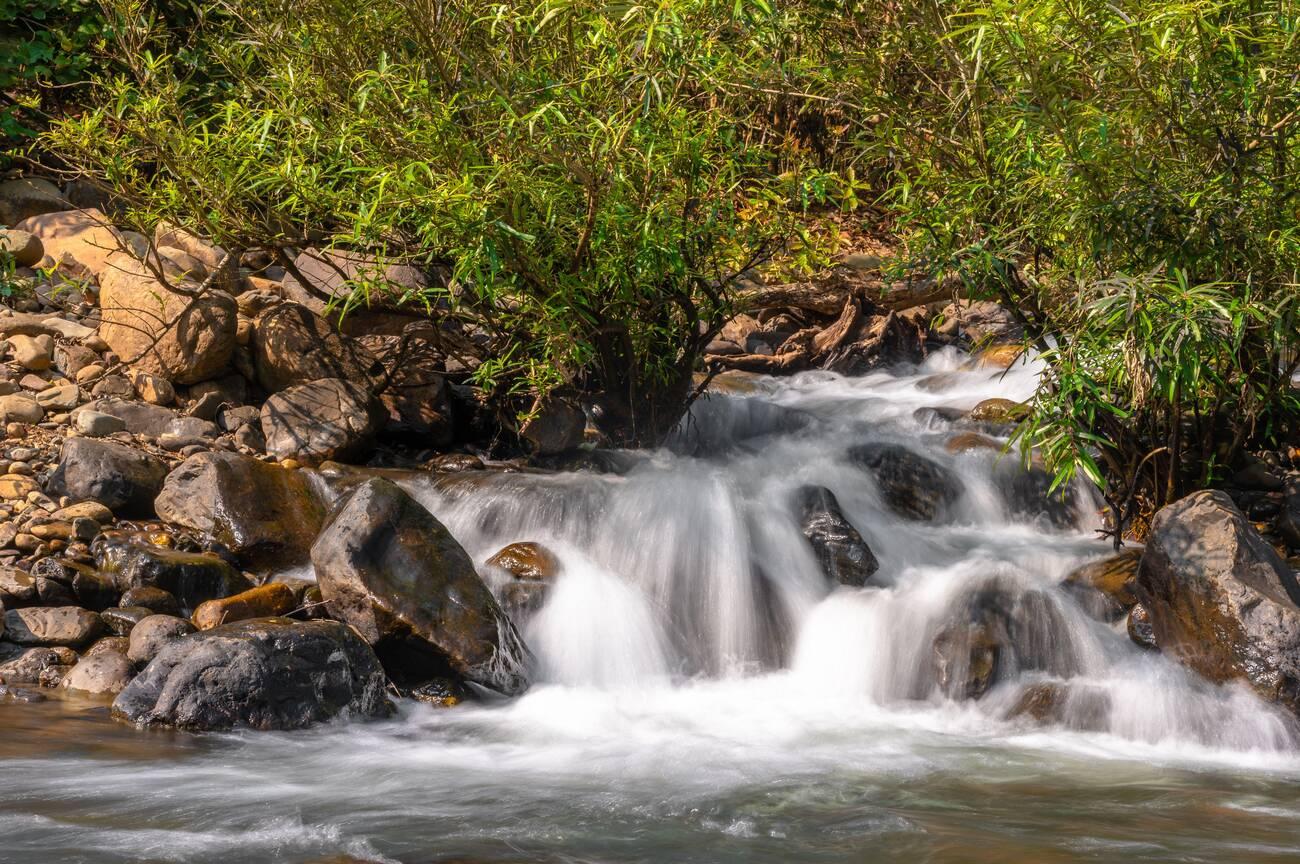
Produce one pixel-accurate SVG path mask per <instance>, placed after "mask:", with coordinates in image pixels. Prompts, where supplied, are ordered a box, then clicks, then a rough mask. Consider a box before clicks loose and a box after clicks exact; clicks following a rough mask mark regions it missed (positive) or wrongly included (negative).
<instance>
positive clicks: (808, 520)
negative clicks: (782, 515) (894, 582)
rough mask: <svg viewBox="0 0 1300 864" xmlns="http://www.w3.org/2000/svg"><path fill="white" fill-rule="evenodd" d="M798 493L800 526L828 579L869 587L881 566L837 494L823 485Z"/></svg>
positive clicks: (805, 488)
mask: <svg viewBox="0 0 1300 864" xmlns="http://www.w3.org/2000/svg"><path fill="white" fill-rule="evenodd" d="M796 494H797V502H796V503H797V507H798V513H799V527H800V529H801V530H802V532H803V536H804V537H805V538H807V540H808V545H809V546H811V547H812V550H813V554H814V555H815V556H816V557H817V563H818V564H820V565H821V568H822V571H823V572H824V573H825V574H826V578H827V579H829V580H831V581H832V582H838V583H839V584H841V585H852V586H856V587H861V586H863V585H865V584H867V580H868V579H870V578H871V575H872V574H873V573H875V572H876V570H878V569H879V568H880V563H879V562H878V561H877V560H876V556H875V555H873V554H872V552H871V547H869V546H868V545H867V543H866V541H865V540H863V539H862V535H861V534H859V533H858V529H856V528H854V527H853V523H851V522H849V520H848V519H846V518H845V517H844V513H843V511H842V510H840V503H839V501H837V500H836V498H835V494H834V493H833V492H831V491H830V490H829V489H827V488H825V487H824V486H805V487H803V488H802V489H800V490H799V491H798V492H797V493H796Z"/></svg>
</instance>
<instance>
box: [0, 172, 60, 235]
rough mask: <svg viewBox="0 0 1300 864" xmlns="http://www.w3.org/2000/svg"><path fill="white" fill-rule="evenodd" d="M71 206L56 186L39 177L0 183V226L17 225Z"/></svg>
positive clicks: (19, 178)
mask: <svg viewBox="0 0 1300 864" xmlns="http://www.w3.org/2000/svg"><path fill="white" fill-rule="evenodd" d="M71 206H72V205H71V204H69V203H68V200H67V199H66V198H64V197H63V193H62V192H60V191H59V187H58V186H55V185H54V184H53V183H51V182H50V181H48V180H45V179H42V178H40V177H17V178H15V179H13V180H5V181H4V182H2V183H0V225H18V224H19V223H20V222H24V221H27V220H30V219H31V218H32V217H34V216H39V215H41V214H43V213H58V212H60V211H63V210H67V209H68V208H69V207H71ZM24 230H27V231H30V230H31V229H30V228H26V229H24Z"/></svg>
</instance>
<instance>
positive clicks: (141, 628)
mask: <svg viewBox="0 0 1300 864" xmlns="http://www.w3.org/2000/svg"><path fill="white" fill-rule="evenodd" d="M193 632H194V625H193V624H191V623H190V622H188V621H186V620H185V619H184V618H177V617H176V616H174V615H150V616H148V617H146V618H142V619H140V620H139V621H137V622H136V624H135V626H134V627H132V628H131V636H130V639H129V640H128V641H127V649H126V656H127V659H129V660H130V661H131V662H132V663H139V664H144V663H148V662H149V661H150V660H152V659H153V658H154V657H156V656H158V652H159V651H161V650H162V649H163V648H165V647H167V646H168V645H170V644H171V643H173V642H175V641H176V640H177V639H180V638H181V637H182V636H188V635H190V634H191V633H193Z"/></svg>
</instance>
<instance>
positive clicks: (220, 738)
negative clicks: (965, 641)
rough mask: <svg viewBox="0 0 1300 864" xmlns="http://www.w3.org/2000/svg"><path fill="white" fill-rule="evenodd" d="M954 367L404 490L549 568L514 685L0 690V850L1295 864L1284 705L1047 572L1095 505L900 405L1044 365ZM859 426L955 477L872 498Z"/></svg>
mask: <svg viewBox="0 0 1300 864" xmlns="http://www.w3.org/2000/svg"><path fill="white" fill-rule="evenodd" d="M966 361H967V358H965V357H963V356H960V355H957V354H954V353H944V354H940V355H938V356H935V357H933V358H932V359H931V360H930V361H929V362H927V364H926V365H925V366H924V367H923V368H919V369H910V370H895V371H893V372H889V373H884V372H882V373H877V374H873V375H869V376H866V377H863V378H855V379H846V378H842V377H839V376H836V375H831V374H823V373H808V374H804V375H800V376H796V377H794V378H790V379H783V380H775V379H757V378H756V379H753V380H752V381H749V382H745V384H744V386H743V387H740V388H735V387H731V388H728V392H727V393H725V394H715V395H712V396H710V397H709V398H707V399H706V400H704V401H703V402H702V403H701V404H699V405H698V406H697V408H696V410H695V411H694V412H693V416H692V418H691V422H690V423H688V424H687V425H686V426H685V427H684V428H683V430H682V431H681V433H680V434H679V436H678V437H677V439H676V440H675V441H674V442H673V445H672V447H670V448H666V449H664V450H661V451H657V452H654V453H645V454H619V455H618V457H617V458H618V459H620V460H621V461H623V462H624V464H623V465H621V466H620V470H619V471H618V472H611V473H597V472H595V471H580V472H567V473H558V474H545V473H527V472H521V473H501V472H493V471H489V472H465V473H462V474H457V475H443V476H437V477H435V476H408V477H405V478H403V479H402V480H401V482H402V484H403V485H404V486H405V487H406V488H407V489H408V491H410V492H411V493H412V494H414V495H415V496H417V497H418V498H419V499H420V500H421V501H422V502H423V503H424V504H425V505H426V506H427V507H429V509H430V510H432V511H433V512H434V513H435V514H436V515H437V516H438V517H439V519H441V520H442V521H443V522H444V523H445V524H446V525H447V526H448V527H449V528H450V529H451V531H452V533H453V534H454V535H455V536H456V537H457V538H458V539H459V540H460V541H461V543H462V544H463V545H464V546H465V547H466V549H467V550H468V551H469V552H470V554H471V556H472V557H473V558H474V559H475V561H476V562H479V563H483V562H485V561H486V560H487V558H488V557H490V556H491V555H492V553H494V552H495V551H497V550H498V549H500V548H501V547H502V546H504V545H506V544H508V543H512V542H516V541H535V542H539V543H542V544H544V545H546V546H547V547H549V548H550V549H551V550H552V551H553V552H554V553H555V554H556V555H557V556H558V558H559V559H560V561H561V563H562V565H563V569H562V573H561V575H560V577H559V578H558V580H557V582H556V583H555V584H554V585H553V586H552V587H551V589H550V591H549V593H548V594H547V597H546V601H545V604H544V606H542V608H540V610H538V611H537V612H536V613H535V614H534V615H533V616H532V617H531V618H530V619H529V620H528V621H527V622H526V623H525V624H524V626H523V628H522V629H523V633H524V637H525V640H526V641H527V643H528V644H529V646H530V648H531V650H532V652H533V654H534V662H535V684H534V686H533V688H532V689H531V690H530V691H529V692H528V693H527V694H525V695H524V696H522V697H521V698H518V699H515V700H513V701H508V702H506V701H499V702H492V701H488V702H481V703H471V704H466V705H462V706H460V707H457V708H454V709H449V710H447V709H444V710H438V709H433V708H429V707H427V706H424V705H418V704H414V703H407V704H404V705H402V706H401V710H400V713H399V716H398V717H397V718H396V719H395V720H393V721H387V722H381V723H370V724H363V723H351V724H349V723H339V724H335V725H331V726H329V727H325V728H318V729H315V730H311V731H306V732H297V733H286V734H278V733H277V734H258V733H234V734H228V735H210V736H203V737H198V738H196V737H191V736H185V735H174V734H163V733H139V732H136V731H134V730H131V729H126V728H124V727H119V726H113V725H111V724H108V723H107V722H106V721H104V720H103V717H102V711H99V710H97V709H96V710H89V709H86V708H85V707H84V706H80V705H78V704H75V703H61V702H54V703H50V704H45V705H39V706H22V707H20V706H0V719H2V720H3V721H4V734H3V736H0V738H3V740H4V742H5V743H0V756H2V757H3V758H4V762H3V776H4V789H5V792H6V794H5V795H4V796H3V801H0V861H70V862H74V861H75V862H80V861H85V862H119V861H120V862H126V861H179V862H234V861H250V862H251V861H284V862H309V861H314V862H326V861H329V862H336V864H339V862H349V861H398V862H448V864H450V862H461V864H469V862H483V864H486V862H523V861H541V862H608V864H623V862H665V864H667V862H672V864H678V862H699V864H714V862H773V864H776V862H834V864H839V862H877V861H880V862H886V861H887V862H895V861H897V862H916V861H932V862H995V861H996V862H1004V861H1026V862H1030V861H1032V862H1065V861H1071V862H1072V861H1125V862H1130V861H1205V862H1211V861H1214V862H1223V861H1234V862H1235V861H1241V862H1256V861H1259V862H1264V861H1269V862H1272V861H1277V862H1281V861H1297V860H1300V804H1297V801H1300V794H1298V793H1300V758H1298V757H1297V738H1296V732H1295V729H1294V726H1293V723H1292V721H1291V720H1290V719H1288V718H1286V717H1284V716H1283V715H1282V714H1280V713H1279V712H1277V711H1275V710H1274V709H1272V708H1270V707H1269V706H1267V705H1265V704H1264V703H1262V702H1260V701H1259V700H1258V699H1256V698H1255V697H1254V696H1253V695H1251V694H1250V693H1249V692H1247V691H1246V690H1245V689H1243V688H1239V687H1216V686H1211V685H1208V684H1206V683H1204V682H1202V681H1200V680H1198V679H1197V678H1196V677H1195V676H1193V675H1190V674H1188V673H1186V672H1185V671H1183V670H1182V669H1181V668H1180V667H1179V666H1177V665H1176V664H1175V663H1173V662H1172V661H1171V660H1169V659H1167V658H1164V657H1162V656H1160V655H1159V654H1157V653H1153V652H1147V651H1144V650H1142V649H1140V648H1138V647H1137V646H1136V645H1134V644H1133V643H1132V642H1131V641H1130V640H1129V638H1128V636H1127V634H1126V633H1125V630H1124V626H1123V623H1122V621H1121V622H1120V623H1118V624H1107V623H1103V622H1101V621H1099V620H1095V619H1094V618H1092V617H1090V616H1089V615H1088V614H1086V613H1085V611H1084V609H1083V608H1082V606H1080V604H1079V601H1078V600H1076V599H1075V597H1074V596H1073V595H1071V594H1070V593H1069V592H1067V591H1065V590H1064V589H1062V588H1061V586H1060V583H1061V581H1062V579H1063V578H1064V577H1065V576H1066V575H1067V574H1068V573H1069V572H1070V571H1072V570H1073V569H1075V568H1076V567H1077V566H1079V565H1080V564H1081V563H1083V562H1085V561H1087V560H1089V559H1091V558H1100V557H1102V556H1105V555H1107V554H1109V552H1110V549H1109V546H1108V545H1107V544H1105V543H1103V542H1101V541H1100V540H1098V539H1097V538H1096V534H1095V528H1096V524H1095V514H1094V513H1093V512H1092V510H1093V507H1092V506H1091V502H1090V501H1088V500H1087V497H1088V496H1087V495H1079V496H1078V500H1079V502H1080V506H1079V507H1077V508H1076V509H1077V512H1075V513H1073V514H1072V517H1073V518H1072V521H1073V525H1072V526H1069V527H1053V526H1052V525H1051V524H1049V520H1045V519H1042V518H1040V519H1038V520H1035V521H1030V522H1027V521H1025V520H1024V519H1023V518H1017V517H1016V516H1015V515H1013V514H1012V513H1011V512H1010V510H1009V508H1008V505H1007V502H1006V500H1005V497H1004V494H1003V491H1002V490H1003V488H1004V484H1003V483H1002V482H1000V480H999V477H1000V476H1002V477H1004V476H1005V474H1001V475H1000V474H999V473H998V472H999V470H1002V471H1004V472H1005V470H1006V469H1007V467H1008V466H1006V465H1002V466H1001V468H999V464H998V459H999V458H1000V457H999V455H998V454H997V453H996V452H994V451H991V450H987V449H975V450H971V451H967V452H964V453H961V454H958V455H954V454H952V453H950V452H948V450H947V449H946V448H945V443H946V442H947V441H948V440H949V438H951V436H952V435H953V433H954V431H960V430H958V429H955V428H954V426H953V424H952V423H950V422H949V421H947V420H945V419H943V417H944V416H945V414H946V413H947V412H945V411H943V410H939V411H924V410H919V409H926V408H937V409H945V408H952V409H969V408H971V407H972V406H973V405H975V404H976V403H978V402H979V401H981V400H983V399H986V398H991V397H1006V398H1010V399H1015V400H1021V399H1024V398H1026V397H1028V396H1029V395H1030V394H1031V393H1032V391H1033V389H1034V386H1035V380H1036V373H1037V370H1036V369H1035V368H1034V367H1033V366H1032V365H1030V364H1022V365H1021V366H1019V367H1017V368H1014V369H1012V370H1010V371H1009V372H1006V373H1001V372H994V371H991V370H989V369H978V368H972V367H971V364H969V363H968V362H966ZM936 388H937V389H936ZM869 442H888V443H893V444H901V445H904V446H906V447H908V448H911V449H912V450H913V451H914V452H916V453H918V454H922V455H924V456H926V457H928V458H929V459H931V460H933V461H935V462H937V463H939V464H940V465H942V466H943V467H944V469H945V470H946V471H949V472H952V473H953V474H954V475H955V476H957V477H958V478H960V480H961V481H962V485H963V486H964V492H963V494H962V495H961V497H960V498H959V499H957V500H956V501H955V502H954V503H953V505H952V507H951V508H950V511H949V512H948V514H947V518H946V519H943V520H941V521H938V522H918V521H909V520H907V519H904V518H901V517H899V516H896V515H894V514H893V513H892V511H891V510H890V509H889V508H888V507H887V506H886V505H885V503H884V502H883V500H882V496H881V492H880V490H879V489H878V488H877V486H876V484H875V482H874V480H873V478H872V475H871V474H870V473H869V472H867V471H865V470H864V469H863V468H861V467H858V466H857V465H855V464H854V463H853V462H852V461H851V460H850V459H849V458H848V457H847V452H848V450H849V448H850V447H853V446H855V445H860V444H864V443H869ZM1001 458H1003V459H1014V458H1015V457H1014V456H1010V457H1001ZM807 485H814V486H821V487H825V488H827V489H829V490H831V492H833V493H834V496H835V498H836V499H837V500H838V502H839V505H840V508H841V509H842V511H843V513H844V515H845V516H846V517H847V519H848V520H849V521H850V522H851V523H852V524H853V526H855V527H856V528H857V529H858V531H859V532H860V533H861V535H862V537H863V539H864V540H865V541H866V543H867V544H868V545H869V546H870V548H871V550H872V551H873V553H874V554H875V556H876V558H877V559H878V561H879V570H878V571H877V572H876V573H875V574H874V575H873V576H872V577H871V578H870V579H869V580H868V583H867V586H866V587H862V588H853V587H845V586H838V585H832V584H829V583H828V580H827V578H826V576H825V574H824V573H823V572H822V571H821V569H820V568H819V566H818V563H817V560H816V558H815V557H814V554H813V551H812V549H811V547H810V546H809V544H808V542H807V541H806V540H805V539H804V536H803V535H802V534H801V532H800V523H799V513H798V512H796V505H795V493H796V491H797V490H798V489H800V488H801V487H804V486H807ZM482 570H483V573H484V575H485V577H486V578H488V579H489V581H490V582H493V581H497V580H498V577H499V574H497V573H495V572H493V571H492V569H491V568H489V567H488V566H487V565H486V564H484V565H483V568H482ZM981 616H984V617H981ZM976 619H979V620H992V621H996V622H998V626H999V627H1002V628H1004V630H1005V634H1006V639H1007V640H1008V644H1009V648H1008V649H1007V650H1003V651H1002V652H1001V653H1000V654H998V655H997V658H996V662H995V663H994V669H993V671H992V674H993V683H992V686H991V687H990V689H988V692H987V693H984V694H983V695H982V696H981V698H978V699H963V698H952V696H953V695H956V696H961V695H962V694H961V693H955V692H954V690H953V689H952V687H950V686H945V684H944V682H943V681H942V680H941V676H940V675H939V673H938V672H937V671H936V656H937V655H936V649H935V647H934V646H935V642H936V637H939V636H940V635H941V634H942V633H943V632H944V631H945V628H951V627H953V626H954V624H956V625H962V626H964V625H967V624H969V623H970V622H972V621H975V620H976ZM959 629H960V628H959ZM1045 693H1046V694H1052V696H1051V698H1050V699H1049V700H1048V701H1049V702H1050V705H1049V706H1048V707H1049V708H1050V710H1048V711H1047V712H1046V716H1043V715H1041V714H1040V717H1039V719H1034V716H1032V715H1033V712H1032V711H1026V710H1025V705H1026V704H1029V703H1030V702H1032V699H1031V697H1032V696H1033V695H1034V694H1040V695H1041V694H1045Z"/></svg>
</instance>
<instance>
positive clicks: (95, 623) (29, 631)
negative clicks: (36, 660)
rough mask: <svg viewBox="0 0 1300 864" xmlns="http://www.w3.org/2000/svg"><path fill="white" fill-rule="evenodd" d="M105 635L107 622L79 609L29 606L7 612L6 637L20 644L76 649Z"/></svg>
mask: <svg viewBox="0 0 1300 864" xmlns="http://www.w3.org/2000/svg"><path fill="white" fill-rule="evenodd" d="M102 632H104V622H103V621H101V620H100V618H99V616H98V615H96V614H95V613H94V612H91V611H89V610H87V609H79V608H77V607H76V606H30V607H28V608H26V609H10V610H9V611H8V612H6V613H5V638H6V639H8V640H9V641H10V642H14V643H17V644H19V645H40V646H45V647H49V646H55V645H62V646H67V647H70V648H76V647H79V646H81V645H88V644H90V642H91V640H92V639H94V638H95V637H96V636H98V635H99V634H100V633H102Z"/></svg>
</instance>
